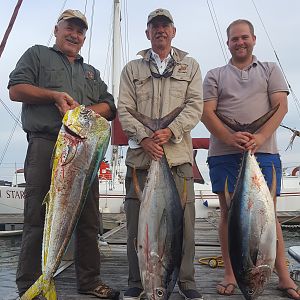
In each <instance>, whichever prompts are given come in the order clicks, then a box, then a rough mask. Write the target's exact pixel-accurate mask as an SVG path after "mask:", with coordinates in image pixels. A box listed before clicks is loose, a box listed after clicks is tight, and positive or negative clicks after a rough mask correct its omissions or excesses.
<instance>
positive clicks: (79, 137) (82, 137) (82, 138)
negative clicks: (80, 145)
mask: <svg viewBox="0 0 300 300" xmlns="http://www.w3.org/2000/svg"><path fill="white" fill-rule="evenodd" d="M64 129H65V131H66V132H67V133H68V134H70V135H71V136H73V137H74V138H77V139H80V140H84V139H86V136H83V135H80V131H79V130H76V132H75V131H74V130H72V129H71V128H70V127H68V126H66V125H64Z"/></svg>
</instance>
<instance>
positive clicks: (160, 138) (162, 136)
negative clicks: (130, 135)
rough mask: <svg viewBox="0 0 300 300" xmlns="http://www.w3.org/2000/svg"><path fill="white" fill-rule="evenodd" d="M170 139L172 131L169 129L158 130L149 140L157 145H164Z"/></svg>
mask: <svg viewBox="0 0 300 300" xmlns="http://www.w3.org/2000/svg"><path fill="white" fill-rule="evenodd" d="M171 137H172V131H171V129H170V128H165V129H159V130H157V131H155V132H154V133H153V134H152V135H151V136H150V138H152V139H153V141H154V142H155V143H156V144H158V145H160V146H161V145H163V144H166V143H167V142H168V141H169V140H170V138H171Z"/></svg>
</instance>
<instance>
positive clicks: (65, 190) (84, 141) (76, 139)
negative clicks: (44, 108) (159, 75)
mask: <svg viewBox="0 0 300 300" xmlns="http://www.w3.org/2000/svg"><path fill="white" fill-rule="evenodd" d="M62 123H63V124H62V127H61V129H60V132H59V134H58V138H57V141H56V144H55V148H54V151H53V157H52V161H53V167H52V175H51V185H50V190H49V192H48V193H47V195H46V196H45V199H44V203H45V204H46V218H45V226H44V235H43V252H42V275H41V276H40V277H39V279H38V280H37V281H36V282H35V283H34V284H33V285H32V286H31V287H30V288H29V289H28V290H27V291H26V293H25V294H24V295H23V296H22V298H21V300H30V299H32V298H34V297H35V296H37V295H43V296H44V297H45V298H46V299H47V300H56V299H57V296H56V290H55V285H54V280H53V275H54V273H55V272H56V270H57V269H58V267H59V264H60V262H61V259H62V256H63V254H64V252H65V250H66V248H67V246H68V243H69V241H70V238H71V235H72V232H73V230H74V227H75V225H76V222H77V220H78V219H79V216H80V213H81V210H82V208H83V205H84V202H85V199H86V197H87V194H88V191H89V189H90V186H91V184H92V182H93V180H94V179H95V176H96V175H97V171H98V169H99V164H100V162H101V160H102V159H103V158H104V155H105V152H106V149H107V146H108V142H109V137H110V126H109V123H108V121H107V120H106V119H104V118H103V117H101V116H100V115H98V114H96V113H95V112H94V111H92V110H91V109H88V108H85V107H84V106H78V107H76V108H75V109H73V110H69V111H67V113H66V114H65V116H64V118H63V121H62Z"/></svg>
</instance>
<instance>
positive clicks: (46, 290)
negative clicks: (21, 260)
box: [21, 275, 57, 300]
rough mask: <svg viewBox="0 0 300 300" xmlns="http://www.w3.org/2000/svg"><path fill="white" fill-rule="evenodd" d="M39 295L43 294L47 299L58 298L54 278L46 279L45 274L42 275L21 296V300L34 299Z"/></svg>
mask: <svg viewBox="0 0 300 300" xmlns="http://www.w3.org/2000/svg"><path fill="white" fill-rule="evenodd" d="M38 295H43V296H44V297H45V298H46V299H47V300H57V296H56V290H55V285H54V280H53V279H51V280H45V279H44V275H41V276H40V277H39V279H38V280H37V281H36V282H35V283H34V284H33V285H32V286H31V287H30V288H29V289H28V290H27V291H26V293H25V294H24V295H23V296H22V297H21V300H32V299H33V298H34V297H36V296H38Z"/></svg>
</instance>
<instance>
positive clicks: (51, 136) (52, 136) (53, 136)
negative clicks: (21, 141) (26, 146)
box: [27, 132, 58, 141]
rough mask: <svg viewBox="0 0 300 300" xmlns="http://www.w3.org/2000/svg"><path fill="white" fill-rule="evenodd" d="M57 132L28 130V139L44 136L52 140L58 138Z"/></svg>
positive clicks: (43, 137)
mask: <svg viewBox="0 0 300 300" xmlns="http://www.w3.org/2000/svg"><path fill="white" fill-rule="evenodd" d="M57 136H58V135H57V134H51V133H44V132H27V140H29V139H30V138H42V139H46V140H50V141H56V140H57Z"/></svg>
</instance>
